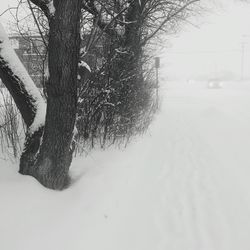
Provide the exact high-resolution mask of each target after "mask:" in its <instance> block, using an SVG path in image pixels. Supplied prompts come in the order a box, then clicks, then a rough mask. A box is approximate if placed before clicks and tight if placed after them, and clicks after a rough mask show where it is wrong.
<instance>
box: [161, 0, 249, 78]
mask: <svg viewBox="0 0 250 250" xmlns="http://www.w3.org/2000/svg"><path fill="white" fill-rule="evenodd" d="M218 3H220V5H219V4H218ZM209 7H210V10H211V9H212V11H204V14H201V15H200V16H199V17H197V18H196V19H195V20H192V22H193V23H194V24H195V25H196V26H197V25H198V27H195V26H192V25H186V27H185V28H184V29H182V31H181V32H180V33H179V34H178V36H177V37H175V38H172V37H166V40H167V41H169V40H170V42H171V45H172V46H171V48H169V49H167V50H166V51H165V52H164V53H163V54H161V55H160V56H161V57H162V72H163V75H167V76H168V78H169V77H170V78H171V77H178V78H182V79H192V78H197V77H200V76H207V77H219V76H227V77H234V78H240V77H242V45H243V44H244V58H243V60H244V61H243V67H244V68H243V77H244V78H247V77H249V76H250V15H249V12H250V3H246V2H241V1H230V0H227V1H224V2H223V1H217V3H216V5H215V4H211V6H209ZM248 69H249V70H248Z"/></svg>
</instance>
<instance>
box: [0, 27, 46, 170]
mask: <svg viewBox="0 0 250 250" xmlns="http://www.w3.org/2000/svg"><path fill="white" fill-rule="evenodd" d="M0 77H1V79H2V82H3V83H4V85H5V86H6V88H7V89H8V90H9V92H10V94H11V96H12V97H13V99H14V101H15V103H16V105H17V107H18V109H19V111H20V113H21V115H22V118H23V120H24V122H25V124H26V126H27V133H26V139H25V146H24V150H23V153H22V155H21V159H20V173H23V172H25V171H26V170H27V169H29V168H30V167H31V166H34V162H35V157H36V155H37V152H38V150H39V146H40V140H41V136H42V131H43V127H44V124H45V113H46V103H45V101H44V99H43V98H42V95H41V94H40V92H39V90H38V89H37V87H36V86H35V84H34V82H33V81H32V79H31V78H30V76H29V75H28V73H27V71H26V69H25V68H24V66H23V65H22V63H21V61H20V60H19V58H18V56H17V55H16V53H15V51H14V50H13V48H12V47H11V44H10V41H9V39H8V36H7V34H6V33H5V31H4V29H3V27H2V25H0Z"/></svg>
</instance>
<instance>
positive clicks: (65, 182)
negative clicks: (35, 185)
mask: <svg viewBox="0 0 250 250" xmlns="http://www.w3.org/2000/svg"><path fill="white" fill-rule="evenodd" d="M19 173H20V174H22V175H29V176H32V177H34V178H35V179H36V180H37V181H38V182H40V183H41V184H42V185H43V186H44V187H46V188H49V189H53V190H64V189H66V188H68V187H69V185H70V182H71V179H70V176H69V175H68V174H61V175H55V174H52V173H49V172H48V173H41V171H34V170H32V171H30V170H27V169H26V170H23V169H22V170H21V169H20V170H19Z"/></svg>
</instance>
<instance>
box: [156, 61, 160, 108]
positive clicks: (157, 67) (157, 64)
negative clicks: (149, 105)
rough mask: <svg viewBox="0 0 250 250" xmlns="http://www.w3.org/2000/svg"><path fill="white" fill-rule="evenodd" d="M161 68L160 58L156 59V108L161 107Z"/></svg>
mask: <svg viewBox="0 0 250 250" xmlns="http://www.w3.org/2000/svg"><path fill="white" fill-rule="evenodd" d="M159 68H160V57H155V73H156V86H155V87H156V107H157V108H158V107H159Z"/></svg>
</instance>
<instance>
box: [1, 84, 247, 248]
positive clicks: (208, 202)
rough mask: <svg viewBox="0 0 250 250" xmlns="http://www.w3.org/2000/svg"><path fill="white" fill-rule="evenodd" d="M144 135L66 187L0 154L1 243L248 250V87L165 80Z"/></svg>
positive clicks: (81, 168) (82, 170)
mask: <svg viewBox="0 0 250 250" xmlns="http://www.w3.org/2000/svg"><path fill="white" fill-rule="evenodd" d="M163 99H164V100H163V105H162V112H161V113H160V114H159V115H158V117H157V120H156V121H155V122H154V124H153V125H152V128H151V129H150V132H149V135H147V136H145V137H144V138H139V139H138V140H137V141H136V142H134V143H133V144H132V145H130V146H129V147H128V148H127V149H126V150H123V151H118V150H110V151H109V152H95V153H93V154H91V155H90V156H89V157H88V158H87V159H77V160H76V161H75V162H74V164H73V169H72V175H73V176H74V177H75V178H76V179H77V181H76V182H75V183H74V185H73V186H72V187H71V188H70V189H68V190H66V191H64V192H54V191H49V190H46V189H44V188H42V187H41V186H40V185H39V184H37V183H36V181H35V180H33V179H32V178H30V177H24V176H19V175H18V174H17V173H16V168H15V167H11V166H6V165H9V164H6V163H4V162H1V168H0V173H1V174H0V249H3V250H34V249H36V250H40V249H41V250H44V249H46V250H59V249H60V250H83V249H88V250H100V249H101V250H236V249H240V250H249V249H250V237H249V235H250V181H249V179H250V157H249V155H250V151H249V150H250V91H249V90H244V91H243V90H237V89H234V90H233V89H232V88H225V89H218V90H208V89H197V88H194V87H193V88H191V89H188V88H186V89H166V90H164V98H163Z"/></svg>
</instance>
